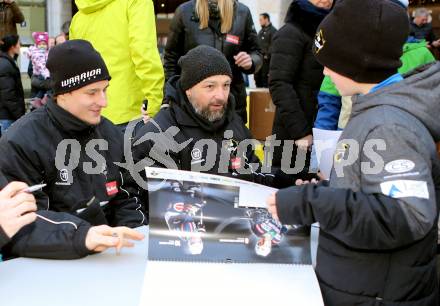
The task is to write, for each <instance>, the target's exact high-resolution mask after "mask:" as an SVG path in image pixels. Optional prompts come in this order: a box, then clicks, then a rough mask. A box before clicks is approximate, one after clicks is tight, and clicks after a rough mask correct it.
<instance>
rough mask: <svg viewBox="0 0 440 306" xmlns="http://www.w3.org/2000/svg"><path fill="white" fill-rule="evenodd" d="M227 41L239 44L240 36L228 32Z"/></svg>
mask: <svg viewBox="0 0 440 306" xmlns="http://www.w3.org/2000/svg"><path fill="white" fill-rule="evenodd" d="M226 41H227V42H229V43H231V44H234V45H239V44H240V37H238V36H235V35H231V34H227V35H226Z"/></svg>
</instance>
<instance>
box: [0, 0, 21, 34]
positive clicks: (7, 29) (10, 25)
mask: <svg viewBox="0 0 440 306" xmlns="http://www.w3.org/2000/svg"><path fill="white" fill-rule="evenodd" d="M23 21H24V16H23V13H22V12H21V11H20V8H19V7H18V4H17V2H12V3H5V2H2V3H0V39H1V38H3V37H5V36H6V35H11V34H15V35H16V34H17V25H16V24H17V23H22V22H23Z"/></svg>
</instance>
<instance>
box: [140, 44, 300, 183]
mask: <svg viewBox="0 0 440 306" xmlns="http://www.w3.org/2000/svg"><path fill="white" fill-rule="evenodd" d="M179 65H180V67H181V71H182V72H181V75H180V76H174V77H172V78H171V79H170V80H169V81H168V83H167V84H166V93H165V96H166V101H167V103H166V104H165V105H167V106H166V107H165V108H162V109H161V111H160V112H159V113H158V114H157V115H156V116H155V117H154V118H153V120H151V121H149V122H148V123H147V124H146V125H145V126H143V127H142V128H141V129H140V130H139V132H138V133H137V134H136V135H137V136H136V138H135V140H134V142H133V146H132V152H133V159H134V162H135V163H137V164H138V165H143V166H156V167H167V168H174V169H180V170H187V171H197V172H206V173H211V174H219V175H226V176H233V177H236V178H241V179H246V180H251V181H255V182H258V183H262V184H266V185H278V186H286V185H291V184H293V182H294V178H293V177H290V176H287V175H282V174H281V172H280V171H279V170H276V169H275V170H271V171H267V174H266V175H265V174H263V173H261V171H260V170H261V165H260V163H259V159H258V157H256V155H255V154H254V150H253V147H252V146H251V144H252V142H251V140H252V138H253V137H252V136H251V134H250V132H249V130H248V129H247V128H246V126H245V125H244V123H243V121H242V120H241V118H240V117H239V116H238V115H237V114H236V112H235V111H234V109H235V108H234V98H233V96H232V95H230V85H231V80H232V72H231V68H230V66H229V64H228V61H227V60H226V58H225V56H224V55H223V54H222V53H221V52H220V51H218V50H216V49H215V48H212V47H209V46H203V45H202V46H198V47H196V48H194V49H192V50H190V51H189V52H188V53H187V54H186V55H185V56H183V57H181V59H180V61H179ZM139 169H142V166H139Z"/></svg>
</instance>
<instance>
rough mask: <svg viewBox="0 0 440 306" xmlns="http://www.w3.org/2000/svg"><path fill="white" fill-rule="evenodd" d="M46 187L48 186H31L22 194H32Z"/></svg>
mask: <svg viewBox="0 0 440 306" xmlns="http://www.w3.org/2000/svg"><path fill="white" fill-rule="evenodd" d="M46 186H47V184H38V185H33V186H29V187H27V188H25V189H23V190H22V192H27V193H32V192H35V191H37V190H40V189H42V188H44V187H46Z"/></svg>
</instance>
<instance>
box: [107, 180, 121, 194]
mask: <svg viewBox="0 0 440 306" xmlns="http://www.w3.org/2000/svg"><path fill="white" fill-rule="evenodd" d="M105 188H106V189H107V195H109V196H112V195H115V194H117V193H118V183H117V182H116V181H113V182H108V183H106V184H105Z"/></svg>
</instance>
